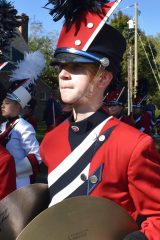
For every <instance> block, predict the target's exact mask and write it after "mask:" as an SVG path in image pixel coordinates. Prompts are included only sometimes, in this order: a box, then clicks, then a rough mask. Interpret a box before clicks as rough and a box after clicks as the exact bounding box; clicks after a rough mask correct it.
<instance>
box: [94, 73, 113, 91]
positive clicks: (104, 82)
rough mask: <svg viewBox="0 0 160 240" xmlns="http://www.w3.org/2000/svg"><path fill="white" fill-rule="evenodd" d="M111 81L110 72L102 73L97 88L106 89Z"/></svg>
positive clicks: (111, 75)
mask: <svg viewBox="0 0 160 240" xmlns="http://www.w3.org/2000/svg"><path fill="white" fill-rule="evenodd" d="M112 79H113V74H112V73H111V72H107V71H105V72H103V73H102V75H101V77H100V79H99V81H98V84H97V85H98V87H99V88H105V89H106V88H107V87H108V85H109V84H110V83H111V81H112Z"/></svg>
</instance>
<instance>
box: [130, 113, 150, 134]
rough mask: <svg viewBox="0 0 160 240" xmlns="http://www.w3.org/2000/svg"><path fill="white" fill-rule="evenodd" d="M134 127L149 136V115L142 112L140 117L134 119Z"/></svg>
mask: <svg viewBox="0 0 160 240" xmlns="http://www.w3.org/2000/svg"><path fill="white" fill-rule="evenodd" d="M134 122H135V127H136V128H137V129H139V130H140V131H142V132H145V133H147V134H149V133H150V132H151V115H150V114H149V113H148V112H143V113H142V114H141V115H140V116H135V117H134Z"/></svg>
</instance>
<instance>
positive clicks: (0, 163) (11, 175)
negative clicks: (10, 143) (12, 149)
mask: <svg viewBox="0 0 160 240" xmlns="http://www.w3.org/2000/svg"><path fill="white" fill-rule="evenodd" d="M15 189H16V171H15V163H14V160H13V158H12V157H11V155H10V154H9V153H8V152H7V151H6V149H5V148H3V147H2V146H1V145H0V200H1V199H2V198H4V197H5V196H7V195H8V194H9V193H11V192H12V191H14V190H15Z"/></svg>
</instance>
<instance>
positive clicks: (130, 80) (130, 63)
mask: <svg viewBox="0 0 160 240" xmlns="http://www.w3.org/2000/svg"><path fill="white" fill-rule="evenodd" d="M132 93H133V54H132V47H131V46H130V47H129V54H128V116H130V114H131V113H132V105H133V102H132V95H133V94H132Z"/></svg>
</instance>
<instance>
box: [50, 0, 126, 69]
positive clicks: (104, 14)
mask: <svg viewBox="0 0 160 240" xmlns="http://www.w3.org/2000/svg"><path fill="white" fill-rule="evenodd" d="M72 2H73V1H71V0H70V1H69V0H67V1H58V3H57V1H53V0H50V1H49V3H48V4H53V5H54V9H53V10H51V12H50V14H51V15H53V16H54V17H53V18H54V20H55V21H57V20H58V19H60V18H61V17H64V18H65V23H64V25H63V27H62V30H61V33H60V37H59V39H58V43H57V48H56V50H55V53H54V58H53V61H52V64H53V65H57V64H65V63H96V64H102V65H103V66H104V67H105V68H106V69H107V70H108V71H112V72H113V73H117V72H118V71H119V65H120V62H121V60H122V56H123V53H124V51H125V49H126V41H125V39H124V37H123V36H122V35H121V33H120V32H119V31H118V30H116V29H115V28H113V27H111V26H110V25H108V24H107V23H106V22H107V20H108V17H109V16H110V15H111V14H112V12H113V11H114V9H115V8H116V7H117V5H118V4H119V2H120V0H117V1H115V2H110V3H106V1H104V0H103V1H87V0H86V1H83V0H81V1H76V3H72ZM76 4H77V5H76ZM87 4H88V8H87ZM73 5H74V6H73ZM70 9H71V11H72V14H71V12H70ZM65 11H66V12H65Z"/></svg>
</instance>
